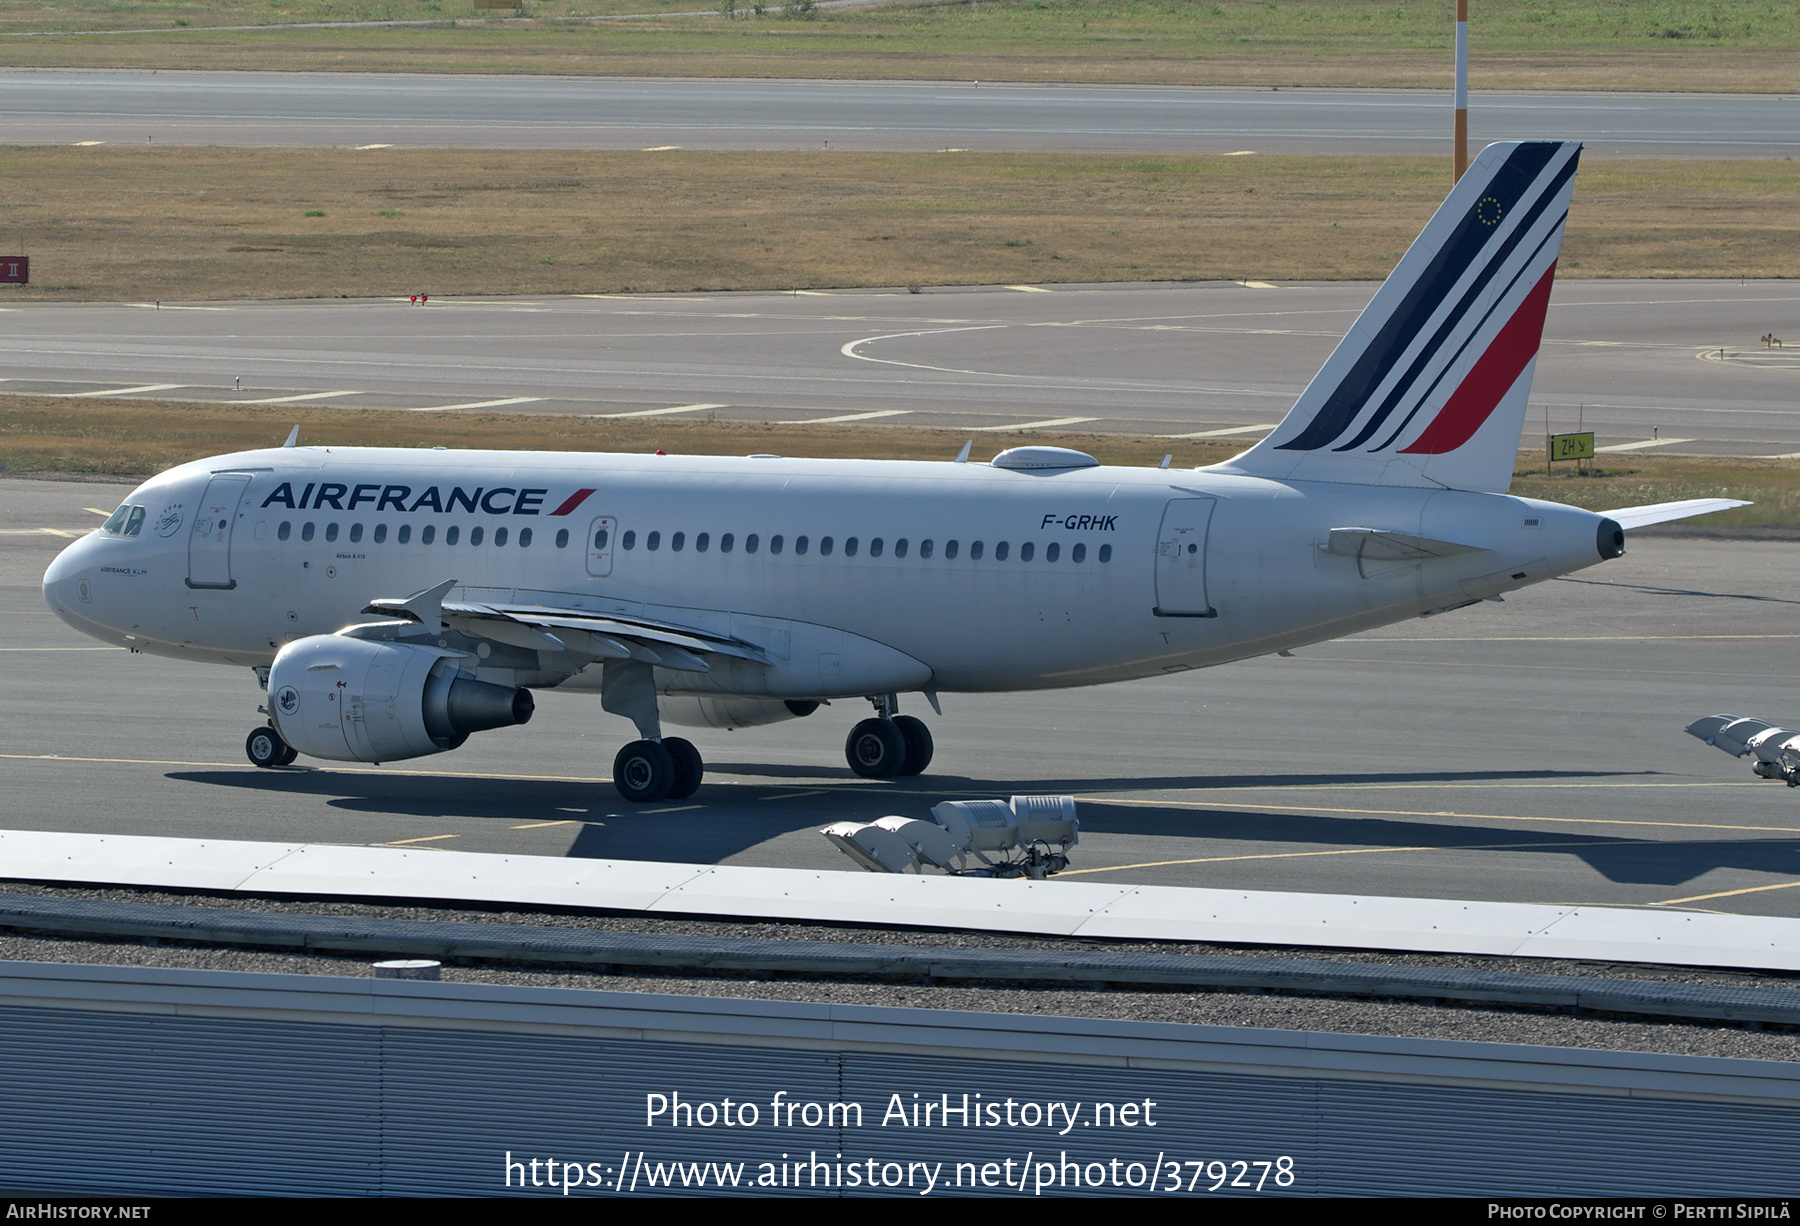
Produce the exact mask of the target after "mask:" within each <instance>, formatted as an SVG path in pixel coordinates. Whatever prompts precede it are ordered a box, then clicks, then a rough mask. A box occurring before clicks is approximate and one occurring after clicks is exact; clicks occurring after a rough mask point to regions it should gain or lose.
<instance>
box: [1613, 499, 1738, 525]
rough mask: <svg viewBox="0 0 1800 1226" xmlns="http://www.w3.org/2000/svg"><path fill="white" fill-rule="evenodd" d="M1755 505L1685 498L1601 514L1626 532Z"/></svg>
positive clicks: (1730, 500) (1736, 500)
mask: <svg viewBox="0 0 1800 1226" xmlns="http://www.w3.org/2000/svg"><path fill="white" fill-rule="evenodd" d="M1751 505H1753V504H1752V503H1748V502H1745V501H1744V500H1743V499H1742V498H1684V499H1682V500H1681V501H1680V502H1653V503H1650V504H1649V505H1648V506H1642V507H1620V508H1619V509H1618V510H1616V511H1602V512H1600V514H1602V515H1604V516H1606V518H1608V519H1610V520H1612V521H1613V522H1614V523H1616V524H1618V525H1619V527H1621V528H1624V529H1626V530H1628V531H1629V530H1630V529H1632V528H1648V527H1649V526H1650V525H1651V524H1666V523H1668V522H1670V521H1671V520H1676V519H1692V518H1693V517H1694V516H1696V515H1711V514H1712V513H1713V512H1714V511H1729V510H1731V509H1732V508H1733V507H1747V506H1751Z"/></svg>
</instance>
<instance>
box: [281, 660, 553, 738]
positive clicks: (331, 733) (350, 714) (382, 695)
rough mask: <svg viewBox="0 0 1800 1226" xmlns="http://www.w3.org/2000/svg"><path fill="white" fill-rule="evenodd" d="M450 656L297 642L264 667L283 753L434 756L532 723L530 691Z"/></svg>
mask: <svg viewBox="0 0 1800 1226" xmlns="http://www.w3.org/2000/svg"><path fill="white" fill-rule="evenodd" d="M457 655H458V653H456V652H453V651H445V650H443V649H441V648H438V647H426V646H420V645H415V644H411V643H382V642H371V641H369V640H366V639H354V638H346V637H344V636H343V635H338V634H316V635H313V636H312V637H311V638H304V639H297V640H295V641H294V642H292V643H289V644H288V645H287V646H286V647H283V648H282V649H281V652H280V654H279V655H277V656H276V657H275V663H274V664H273V665H271V666H270V668H269V714H270V716H271V718H273V719H274V721H275V728H276V730H277V731H278V732H280V733H281V736H282V739H284V740H285V741H287V743H288V744H289V745H291V746H293V747H294V748H295V749H297V750H299V751H300V752H301V753H303V754H307V755H309V756H311V757H314V758H330V759H333V760H336V761H339V762H397V761H399V760H400V759H402V758H417V757H422V756H424V755H425V754H431V753H442V752H443V751H444V750H446V749H455V748H456V747H457V746H458V745H461V744H462V743H463V742H464V741H466V740H468V739H469V734H470V733H473V732H481V731H483V730H484V729H488V728H506V727H510V726H512V725H514V724H523V723H526V722H527V721H529V720H530V719H531V712H532V706H533V704H532V701H531V693H530V691H528V690H523V689H519V688H517V687H515V686H510V685H496V684H494V683H493V682H491V681H482V680H480V679H479V678H477V677H475V676H474V675H473V674H471V673H467V672H464V671H463V670H462V669H460V668H458V667H457V666H456V658H457Z"/></svg>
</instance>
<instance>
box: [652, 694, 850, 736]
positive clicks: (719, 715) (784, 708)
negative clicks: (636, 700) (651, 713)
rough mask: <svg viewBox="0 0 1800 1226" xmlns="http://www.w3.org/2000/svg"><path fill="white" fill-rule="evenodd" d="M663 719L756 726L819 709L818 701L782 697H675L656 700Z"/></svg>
mask: <svg viewBox="0 0 1800 1226" xmlns="http://www.w3.org/2000/svg"><path fill="white" fill-rule="evenodd" d="M657 707H658V709H659V712H660V713H661V715H662V718H663V719H664V720H665V721H666V722H668V723H671V724H680V725H681V726H682V727H684V728H755V727H757V726H758V725H759V724H776V723H780V722H781V721H782V720H784V719H798V718H799V717H801V716H803V715H811V714H812V713H813V712H814V711H816V710H818V709H819V704H818V703H816V702H811V701H806V702H802V701H800V700H799V699H789V700H788V701H786V702H783V701H782V700H781V699H779V698H712V697H699V698H695V697H673V696H669V695H664V696H663V697H662V698H660V699H658V700H657Z"/></svg>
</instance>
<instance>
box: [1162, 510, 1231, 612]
mask: <svg viewBox="0 0 1800 1226" xmlns="http://www.w3.org/2000/svg"><path fill="white" fill-rule="evenodd" d="M1217 502H1218V499H1216V498H1171V499H1170V500H1169V505H1168V506H1167V507H1165V508H1163V518H1162V530H1161V531H1160V532H1159V533H1158V534H1157V538H1156V615H1157V616H1158V617H1217V616H1218V615H1219V613H1218V610H1217V609H1214V608H1213V607H1212V604H1211V603H1210V602H1209V601H1208V600H1207V598H1206V530H1207V528H1208V526H1209V525H1210V524H1211V523H1212V514H1213V507H1214V506H1215V505H1216V504H1217Z"/></svg>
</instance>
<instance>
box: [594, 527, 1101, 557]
mask: <svg viewBox="0 0 1800 1226" xmlns="http://www.w3.org/2000/svg"><path fill="white" fill-rule="evenodd" d="M606 540H607V530H606V529H605V528H601V529H600V530H599V531H598V532H596V533H595V534H594V548H595V549H597V550H603V549H605V548H606ZM714 543H715V542H714V541H713V539H712V534H711V533H709V532H700V533H696V534H695V536H694V538H693V541H692V544H693V547H694V552H695V553H705V552H707V550H709V549H711V548H712V547H713V545H714ZM643 544H644V548H645V549H646V550H648V551H649V552H651V553H655V552H656V551H657V550H659V549H661V548H662V547H663V534H662V533H661V532H647V533H645V534H644V540H643ZM688 544H689V541H688V535H687V533H685V532H673V533H670V534H669V538H668V546H669V549H670V551H671V552H674V553H680V552H681V551H682V550H684V549H686V548H687V547H688ZM739 544H740V542H739V541H738V539H737V537H736V534H734V533H730V532H726V533H722V534H721V535H720V536H719V538H718V541H717V545H718V549H719V552H720V553H731V552H732V551H733V550H734V549H736V548H738V547H739ZM741 544H742V547H743V550H744V552H745V553H755V552H757V551H758V550H759V549H762V548H764V546H765V542H764V541H763V540H762V538H761V537H760V536H759V535H758V534H757V533H754V532H752V533H749V534H748V535H746V536H745V537H744V538H743V541H742V542H741ZM619 545H620V547H621V548H623V549H625V550H628V551H629V550H633V549H636V548H637V546H638V534H637V532H636V530H635V529H630V528H628V529H626V530H625V531H624V532H622V533H620V535H619ZM766 546H767V548H768V551H769V552H770V553H772V554H779V553H781V552H782V551H783V550H785V549H786V548H787V547H788V542H787V538H785V537H783V536H779V535H778V536H771V537H770V538H769V539H768V541H767V542H766ZM814 547H815V544H814V542H813V540H812V538H811V537H806V536H797V537H795V538H794V540H793V549H794V553H795V555H796V556H799V557H804V556H805V555H806V554H807V553H808V552H810V551H811V550H812V549H813V548H814ZM816 547H817V549H818V552H819V556H820V557H822V558H828V557H830V556H831V555H832V553H833V552H834V551H836V550H837V549H839V548H840V544H839V542H838V541H837V540H836V539H835V538H833V537H829V536H822V537H820V538H819V539H818V542H817V545H816ZM841 548H842V550H843V556H844V557H846V558H854V557H856V556H857V554H858V553H860V552H861V551H862V549H863V542H862V540H861V539H860V538H858V537H854V536H847V537H845V538H844V540H843V542H842V544H841ZM937 549H938V546H937V542H936V541H934V540H931V539H930V538H926V539H925V540H922V541H920V542H919V543H918V556H919V557H920V558H921V559H923V558H929V557H931V556H933V555H934V554H935V553H936V552H937ZM868 551H869V553H868V556H869V557H871V558H879V557H881V556H882V555H883V554H885V553H887V552H888V542H887V541H886V540H885V539H884V538H882V537H879V536H876V537H871V538H869V541H868ZM912 551H913V543H912V542H911V541H910V540H908V539H907V538H906V537H900V538H899V539H898V540H896V541H894V542H893V556H894V557H896V558H904V557H906V556H907V555H908V554H909V553H911V552H912ZM961 552H962V542H961V541H955V540H950V541H945V542H944V545H943V557H944V559H945V560H946V561H949V560H954V559H955V558H956V557H957V556H958V555H959V554H960V553H961ZM986 552H987V545H986V543H985V542H983V541H970V542H969V560H970V561H971V562H979V561H980V560H981V559H982V557H983V556H984V555H985V554H986ZM1112 553H1113V549H1112V546H1111V545H1102V546H1100V550H1099V559H1100V561H1101V562H1110V561H1112ZM1087 554H1088V547H1087V545H1086V544H1085V543H1084V542H1080V541H1078V542H1076V543H1075V545H1074V546H1072V547H1071V548H1070V550H1069V561H1071V562H1074V563H1077V564H1079V563H1082V562H1086V561H1087ZM1011 555H1012V545H1011V543H1010V542H1008V541H997V542H995V544H994V552H993V558H994V561H996V562H1004V561H1006V560H1007V559H1008V558H1009V557H1010V556H1011ZM1036 556H1037V544H1036V543H1035V542H1033V541H1026V542H1025V543H1023V544H1022V545H1020V546H1019V561H1021V562H1029V561H1031V560H1033V559H1034V558H1035V557H1036ZM1061 557H1062V543H1061V542H1060V541H1051V542H1050V543H1049V544H1047V545H1045V546H1044V561H1046V562H1055V561H1058V560H1059V559H1061Z"/></svg>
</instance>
